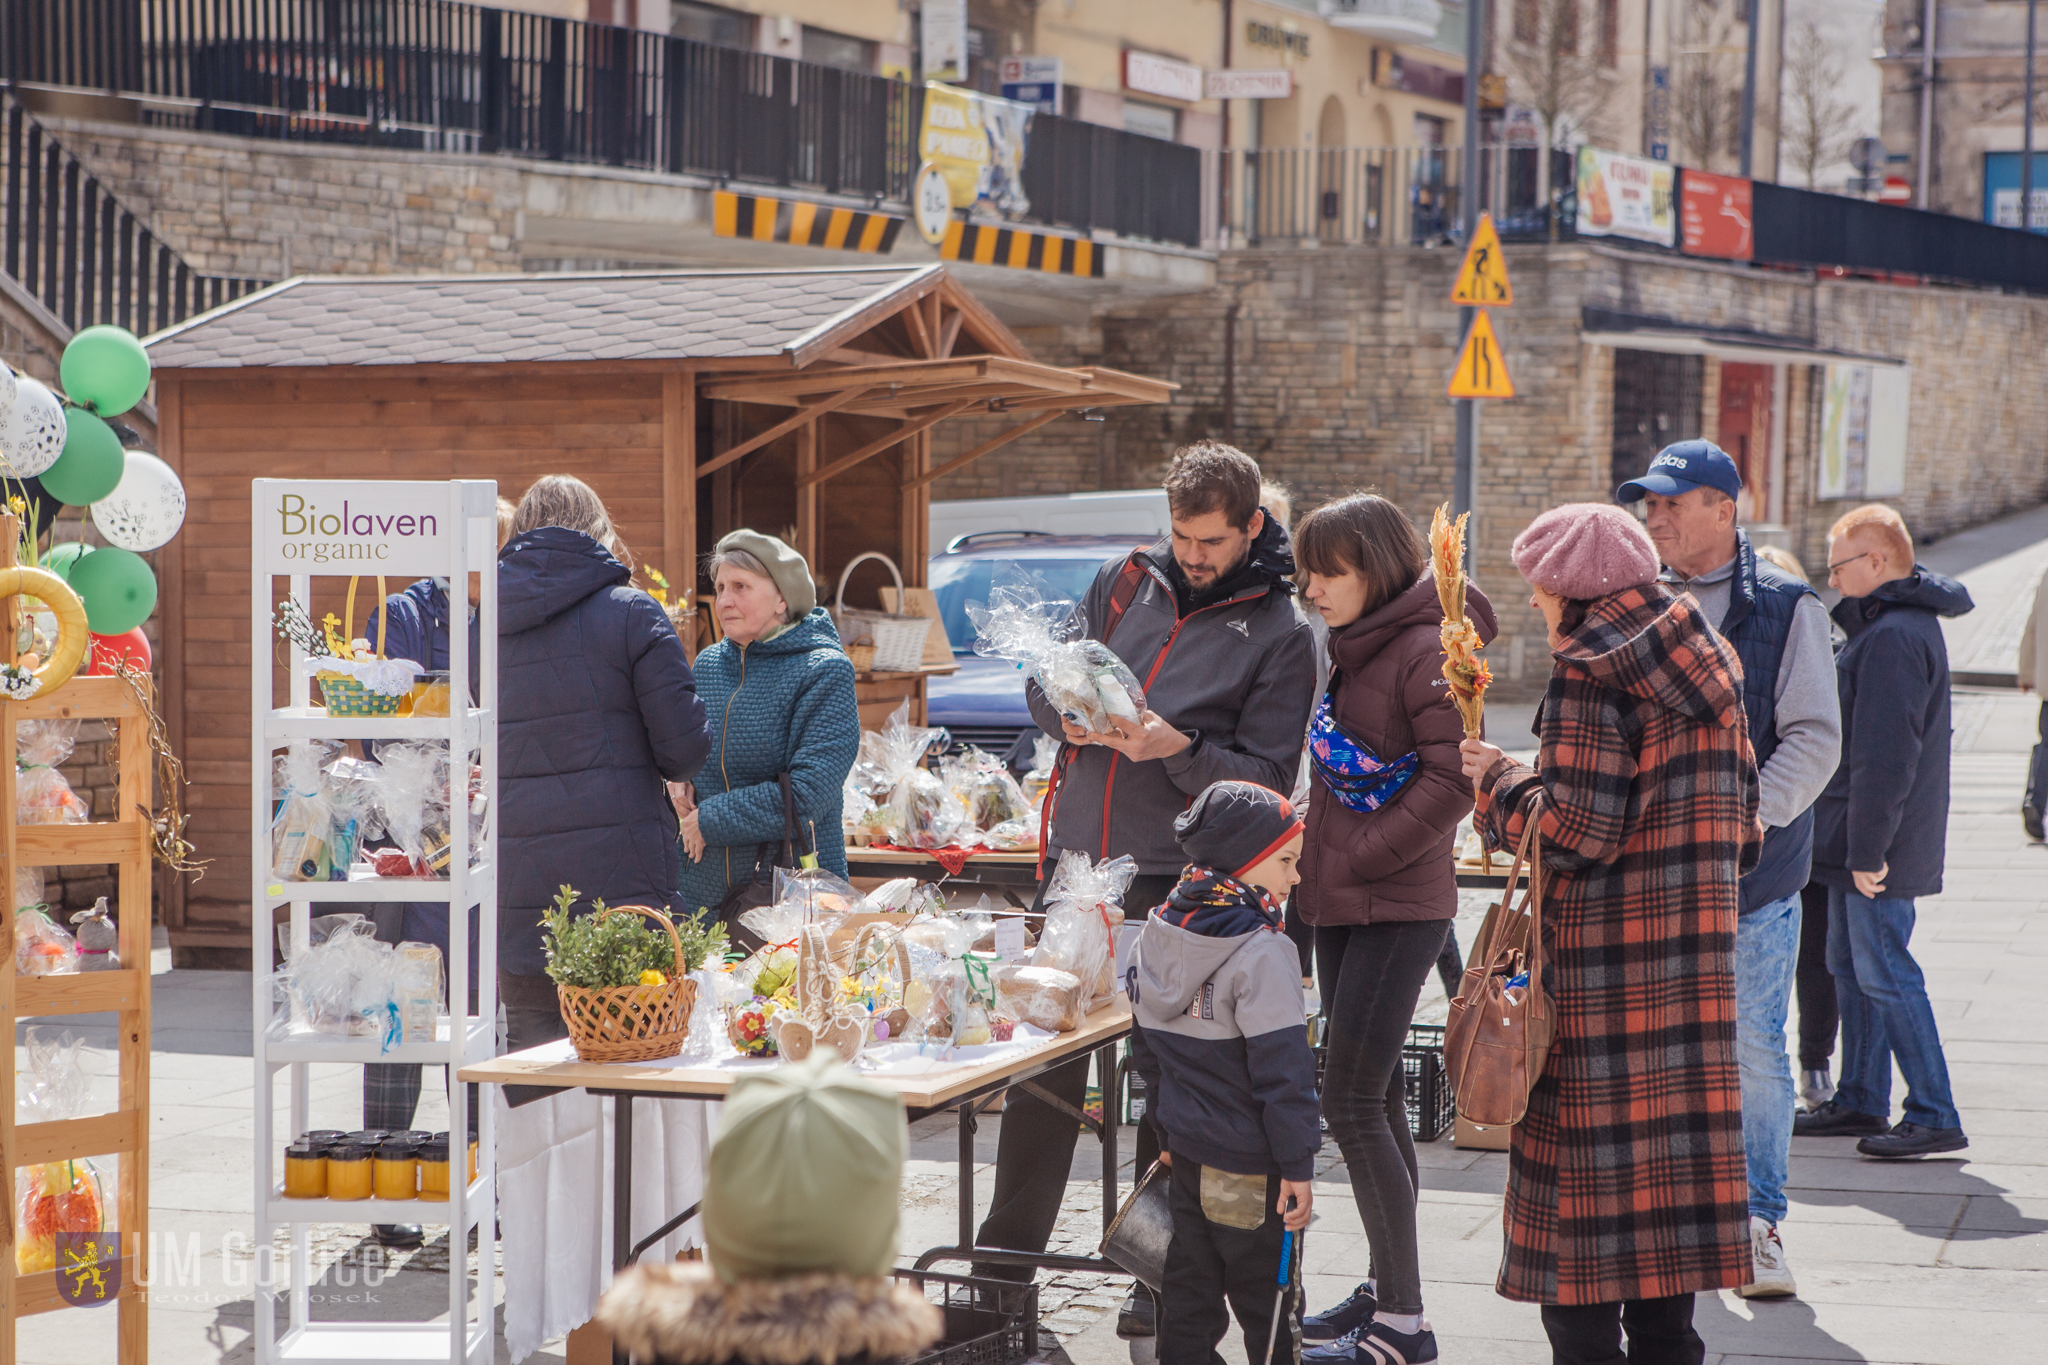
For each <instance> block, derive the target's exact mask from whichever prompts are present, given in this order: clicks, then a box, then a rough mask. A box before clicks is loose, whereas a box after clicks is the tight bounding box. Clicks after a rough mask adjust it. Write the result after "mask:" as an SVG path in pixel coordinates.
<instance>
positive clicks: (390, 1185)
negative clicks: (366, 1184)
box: [373, 1137, 420, 1199]
mask: <svg viewBox="0 0 2048 1365" xmlns="http://www.w3.org/2000/svg"><path fill="white" fill-rule="evenodd" d="M419 1150H420V1149H419V1147H418V1146H417V1145H416V1144H415V1143H413V1142H412V1141H411V1140H409V1139H407V1138H402V1137H394V1138H389V1139H387V1140H386V1141H385V1143H384V1145H383V1146H381V1147H379V1148H378V1149H377V1157H376V1160H375V1162H374V1163H373V1164H374V1166H375V1185H376V1191H377V1197H378V1198H379V1199H417V1198H419V1193H420V1161H419Z"/></svg>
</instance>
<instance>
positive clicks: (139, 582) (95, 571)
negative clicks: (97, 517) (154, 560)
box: [70, 545, 156, 635]
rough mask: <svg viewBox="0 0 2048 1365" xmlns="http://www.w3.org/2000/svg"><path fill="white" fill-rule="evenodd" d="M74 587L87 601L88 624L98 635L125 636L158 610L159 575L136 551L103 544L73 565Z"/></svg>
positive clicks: (86, 621) (71, 579) (86, 617)
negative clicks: (157, 587) (157, 581)
mask: <svg viewBox="0 0 2048 1365" xmlns="http://www.w3.org/2000/svg"><path fill="white" fill-rule="evenodd" d="M70 583H71V588H72V590H73V591H74V592H76V593H77V594H78V597H79V600H80V601H82V602H84V603H85V623H86V626H87V627H88V628H90V629H91V631H92V633H93V634H95V635H125V634H127V633H128V632H129V631H131V630H133V629H135V628H136V627H137V626H139V625H141V624H142V623H143V622H144V621H147V620H148V619H149V614H150V612H152V611H154V610H155V609H156V575H155V574H153V573H151V572H150V570H149V561H147V560H145V559H144V558H143V557H142V556H141V555H139V554H136V553H135V552H134V551H133V550H124V549H121V548H120V547H119V546H117V545H102V546H100V547H99V548H98V549H96V550H94V551H93V552H92V553H91V554H89V555H82V556H80V557H79V558H78V560H77V561H76V562H75V563H73V564H72V566H71V574H70Z"/></svg>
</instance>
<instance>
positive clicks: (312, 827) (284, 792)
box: [270, 741, 348, 882]
mask: <svg viewBox="0 0 2048 1365" xmlns="http://www.w3.org/2000/svg"><path fill="white" fill-rule="evenodd" d="M330 757H331V750H330V749H329V748H328V747H327V746H326V745H325V744H323V743H321V742H318V741H301V742H299V743H297V744H294V745H292V746H291V747H290V748H289V749H287V750H285V752H284V754H283V756H281V757H280V758H279V759H278V760H277V775H276V779H275V781H276V789H277V794H278V795H277V813H276V814H275V815H274V816H273V817H272V819H271V822H270V871H271V875H272V876H274V877H276V878H277V879H278V880H279V881H284V882H328V881H343V880H346V879H347V877H348V860H347V858H346V857H345V856H343V857H339V859H338V860H337V856H338V854H340V853H341V850H340V849H339V847H338V844H339V837H340V836H339V834H338V832H337V830H336V828H335V818H334V803H333V802H332V801H331V800H330V799H329V797H328V793H327V783H326V779H325V777H324V776H323V775H322V773H321V771H320V769H321V765H322V764H323V763H325V762H326V761H327V760H328V759H329V758H330Z"/></svg>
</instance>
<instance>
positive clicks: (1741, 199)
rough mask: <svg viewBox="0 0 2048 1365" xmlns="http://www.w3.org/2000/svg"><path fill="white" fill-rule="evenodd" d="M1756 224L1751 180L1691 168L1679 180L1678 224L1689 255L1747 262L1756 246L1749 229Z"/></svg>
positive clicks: (1753, 235)
mask: <svg viewBox="0 0 2048 1365" xmlns="http://www.w3.org/2000/svg"><path fill="white" fill-rule="evenodd" d="M1755 221H1756V220H1755V217H1754V215H1753V214H1752V213H1751V211H1750V184H1749V181H1747V180H1742V179H1739V178H1737V177H1735V176H1732V175H1710V174H1708V173H1707V172H1706V171H1696V170H1693V169H1692V168H1691V167H1687V168H1686V170H1685V173H1684V174H1683V175H1681V176H1680V177H1679V185H1678V223H1679V230H1680V232H1681V233H1682V234H1683V237H1682V240H1683V243H1684V247H1685V251H1686V253H1687V254H1688V255H1693V256H1719V257H1720V258H1721V259H1723V260H1728V261H1746V260H1748V259H1749V258H1750V254H1751V252H1752V251H1754V250H1755V246H1756V236H1755V234H1754V233H1753V232H1752V231H1751V230H1750V225H1751V224H1752V223H1754V222H1755Z"/></svg>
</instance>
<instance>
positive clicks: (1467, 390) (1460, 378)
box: [1450, 308, 1515, 398]
mask: <svg viewBox="0 0 2048 1365" xmlns="http://www.w3.org/2000/svg"><path fill="white" fill-rule="evenodd" d="M1450 396H1451V397H1453V398H1513V397H1514V396H1515V382H1514V380H1512V379H1510V378H1508V367H1507V361H1506V359H1505V358H1504V357H1503V356H1502V355H1501V353H1500V340H1499V339H1498V338H1497V337H1495V336H1494V334H1493V321H1492V319H1491V318H1489V317H1488V316H1487V313H1486V310H1485V309H1484V308H1482V309H1480V310H1479V311H1478V312H1477V313H1475V314H1474V315H1473V317H1472V330H1471V331H1469V332H1467V333H1466V334H1465V344H1464V345H1463V346H1462V347H1460V348H1459V350H1458V367H1457V369H1455V370H1453V371H1452V372H1451V388H1450Z"/></svg>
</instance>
